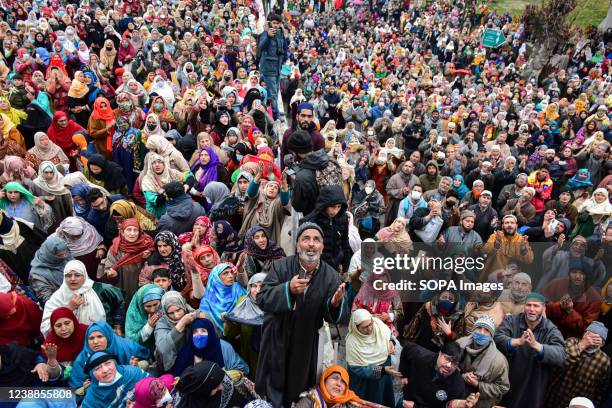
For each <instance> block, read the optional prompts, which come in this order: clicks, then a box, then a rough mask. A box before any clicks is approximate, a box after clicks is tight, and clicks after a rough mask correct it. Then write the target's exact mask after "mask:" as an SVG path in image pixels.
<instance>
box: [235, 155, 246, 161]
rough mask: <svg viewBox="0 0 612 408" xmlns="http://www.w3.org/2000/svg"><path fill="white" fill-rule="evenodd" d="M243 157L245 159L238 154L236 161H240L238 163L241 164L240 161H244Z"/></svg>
mask: <svg viewBox="0 0 612 408" xmlns="http://www.w3.org/2000/svg"><path fill="white" fill-rule="evenodd" d="M243 157H244V156H243V155H241V154H237V155H236V160H238V163H240V161H241V160H242V158H243Z"/></svg>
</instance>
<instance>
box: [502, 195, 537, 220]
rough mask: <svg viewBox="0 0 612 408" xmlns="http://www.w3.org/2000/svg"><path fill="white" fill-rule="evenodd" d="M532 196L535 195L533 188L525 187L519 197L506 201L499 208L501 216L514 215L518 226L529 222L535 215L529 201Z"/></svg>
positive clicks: (534, 210)
mask: <svg viewBox="0 0 612 408" xmlns="http://www.w3.org/2000/svg"><path fill="white" fill-rule="evenodd" d="M533 196H535V189H534V188H533V187H525V188H524V189H523V191H522V194H521V196H520V197H519V198H515V199H512V200H508V202H506V205H504V208H502V210H501V214H502V216H503V215H508V214H514V215H516V219H517V221H518V225H519V227H522V226H523V225H527V224H529V223H530V222H531V221H533V220H534V218H535V216H536V209H535V207H534V206H533V204H532V203H531V200H532V199H533Z"/></svg>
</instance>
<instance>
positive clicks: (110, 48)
mask: <svg viewBox="0 0 612 408" xmlns="http://www.w3.org/2000/svg"><path fill="white" fill-rule="evenodd" d="M105 48H106V51H112V50H113V47H105Z"/></svg>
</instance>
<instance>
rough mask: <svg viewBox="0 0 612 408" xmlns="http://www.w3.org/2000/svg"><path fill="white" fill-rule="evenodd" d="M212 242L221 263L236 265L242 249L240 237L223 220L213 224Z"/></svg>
mask: <svg viewBox="0 0 612 408" xmlns="http://www.w3.org/2000/svg"><path fill="white" fill-rule="evenodd" d="M213 232H214V235H213V240H214V242H215V247H216V249H217V252H219V255H220V256H221V260H222V261H227V262H231V263H233V264H235V263H236V261H237V259H238V256H239V254H240V252H242V250H243V249H244V246H243V243H242V240H241V239H240V236H239V235H238V233H237V232H236V230H234V228H232V226H231V225H230V223H229V222H227V221H225V220H220V221H215V222H214V223H213Z"/></svg>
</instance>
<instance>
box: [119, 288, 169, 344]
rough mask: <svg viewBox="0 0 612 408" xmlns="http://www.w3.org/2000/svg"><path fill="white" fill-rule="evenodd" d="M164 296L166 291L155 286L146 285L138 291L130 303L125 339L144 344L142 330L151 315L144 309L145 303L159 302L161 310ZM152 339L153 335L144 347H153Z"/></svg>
mask: <svg viewBox="0 0 612 408" xmlns="http://www.w3.org/2000/svg"><path fill="white" fill-rule="evenodd" d="M163 294H164V290H163V289H162V288H160V287H159V286H157V285H153V284H149V285H145V286H143V287H141V288H140V289H138V291H137V292H136V294H135V295H134V297H133V298H132V301H131V302H130V306H129V307H128V311H127V315H126V318H125V337H127V338H128V339H130V340H134V341H135V342H136V343H139V344H143V342H142V339H141V337H140V330H141V329H142V328H143V327H144V325H145V324H147V320H148V319H149V315H148V314H147V312H146V311H145V309H144V304H145V301H146V302H150V301H152V300H159V301H160V309H161V298H162V296H163ZM152 339H153V336H152V335H151V337H149V340H147V341H146V342H145V343H144V345H145V346H147V347H153V342H152Z"/></svg>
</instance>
